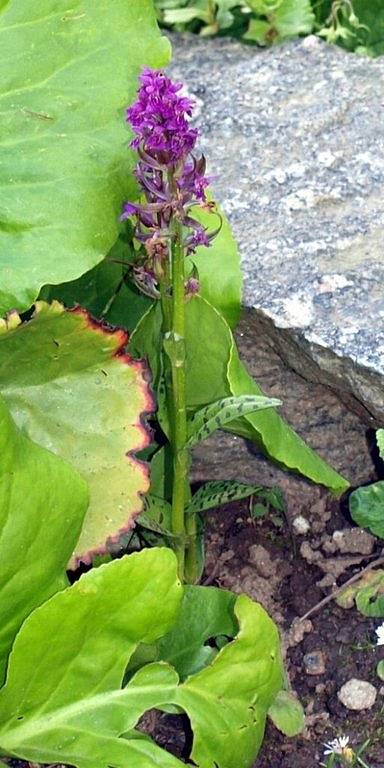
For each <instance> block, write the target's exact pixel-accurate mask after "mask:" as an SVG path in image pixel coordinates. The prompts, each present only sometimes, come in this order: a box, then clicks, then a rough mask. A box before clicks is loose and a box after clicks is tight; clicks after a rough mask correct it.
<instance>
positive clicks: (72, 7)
mask: <svg viewBox="0 0 384 768" xmlns="http://www.w3.org/2000/svg"><path fill="white" fill-rule="evenodd" d="M0 41H1V52H2V66H1V73H0V104H1V113H2V119H1V126H2V127H1V133H0V147H1V156H2V166H1V177H0V183H1V202H0V286H1V288H0V313H2V312H4V311H6V310H8V309H10V308H12V307H17V308H19V309H20V308H21V309H25V308H27V307H29V306H30V304H31V303H32V302H33V301H34V299H35V298H36V296H37V295H38V293H39V290H40V287H41V286H42V285H43V284H44V283H48V282H49V283H61V282H65V281H67V280H72V279H74V278H76V277H78V276H79V275H81V274H82V273H84V272H86V271H87V270H89V269H91V268H92V267H93V266H94V265H95V264H97V263H98V262H99V261H101V260H102V259H103V258H104V256H105V255H106V253H108V251H109V249H110V247H111V246H112V245H113V243H114V241H115V240H116V238H117V235H118V217H119V213H120V210H121V204H122V201H123V200H124V199H126V198H132V196H135V194H136V187H135V184H134V181H133V177H132V175H131V173H130V171H131V170H132V167H133V164H134V162H135V158H134V155H133V153H132V152H129V151H128V149H127V144H128V140H129V133H128V131H127V128H126V125H125V121H124V108H125V106H126V105H127V104H128V103H129V102H131V101H132V100H133V98H134V95H135V91H136V89H137V75H138V73H139V71H140V69H141V68H142V66H143V65H147V66H152V67H159V66H164V65H165V64H166V63H167V62H168V59H169V49H170V46H169V43H168V41H167V40H166V39H165V38H161V37H160V34H159V31H158V28H157V25H156V20H155V13H154V9H153V3H152V0H129V2H127V0H113V2H109V1H108V0H98V2H94V0H76V2H75V3H73V2H71V0H38V1H37V0H36V2H33V1H32V0H26V1H25V2H19V0H8V2H7V3H6V4H5V6H4V7H3V8H2V13H1V16H0Z"/></svg>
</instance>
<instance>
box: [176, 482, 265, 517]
mask: <svg viewBox="0 0 384 768" xmlns="http://www.w3.org/2000/svg"><path fill="white" fill-rule="evenodd" d="M261 490H262V488H261V486H260V485H249V484H247V483H238V482H237V480H211V481H209V482H208V483H204V485H202V486H201V488H199V489H198V490H197V491H196V493H195V494H194V495H193V496H192V499H191V501H190V502H189V504H188V507H187V510H186V512H187V514H189V515H190V514H196V513H198V512H205V511H206V510H207V509H212V508H214V507H219V506H221V505H223V504H228V502H230V501H239V499H246V498H248V496H252V495H253V494H256V495H257V494H258V493H259V492H260V491H261Z"/></svg>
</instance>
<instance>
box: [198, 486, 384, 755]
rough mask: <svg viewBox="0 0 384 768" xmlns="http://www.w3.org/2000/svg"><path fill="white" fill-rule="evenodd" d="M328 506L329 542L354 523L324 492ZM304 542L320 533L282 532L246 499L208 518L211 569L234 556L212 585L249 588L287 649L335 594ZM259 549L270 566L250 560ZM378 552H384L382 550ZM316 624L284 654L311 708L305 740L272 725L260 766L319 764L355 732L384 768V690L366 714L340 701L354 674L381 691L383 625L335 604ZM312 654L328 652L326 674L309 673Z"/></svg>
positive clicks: (296, 685)
mask: <svg viewBox="0 0 384 768" xmlns="http://www.w3.org/2000/svg"><path fill="white" fill-rule="evenodd" d="M330 506H331V507H332V509H331V510H330V509H329V507H330ZM317 507H318V505H317ZM323 509H324V517H325V518H327V517H328V515H329V511H332V517H331V521H328V522H327V524H326V527H325V531H324V532H323V534H322V536H323V538H325V535H326V534H328V533H332V532H333V531H334V530H336V529H344V528H345V527H346V526H348V522H347V521H346V519H345V517H344V515H343V514H342V513H341V512H340V511H339V509H338V505H337V504H336V503H335V502H334V501H330V500H329V497H328V496H327V495H326V494H324V496H323ZM318 511H319V510H318V508H317V509H316V514H315V516H311V511H310V510H308V509H307V510H305V515H306V517H307V518H308V520H309V521H311V518H312V519H313V520H315V522H318ZM223 512H224V514H223ZM303 540H305V541H307V542H309V543H310V544H311V543H312V544H313V545H314V546H316V547H317V544H318V540H319V535H318V534H311V533H309V534H307V535H306V536H305V537H303V536H297V535H292V532H291V531H290V529H289V527H288V524H287V522H286V521H284V523H283V525H282V527H278V528H277V527H276V526H275V525H274V524H273V523H272V522H270V521H268V520H265V521H257V522H256V523H255V522H254V521H252V520H251V519H250V518H249V513H248V507H247V504H246V503H243V502H242V503H237V504H233V505H232V506H231V507H227V508H226V509H225V510H224V511H223V510H222V511H221V513H220V515H217V514H216V515H213V514H212V515H211V516H210V518H209V531H208V557H207V562H208V565H209V564H210V563H213V562H215V561H216V560H217V557H219V556H220V554H221V553H222V552H225V551H227V552H228V550H229V551H230V552H233V557H232V558H231V559H230V560H227V561H226V562H225V565H224V566H223V568H222V569H221V576H220V579H218V580H215V582H214V583H216V584H217V585H218V586H222V587H226V588H230V589H233V590H234V591H235V592H242V591H246V592H248V593H249V594H250V595H251V597H253V598H254V599H257V600H259V601H260V602H261V603H263V604H264V605H265V607H266V608H267V609H268V610H269V612H270V613H271V614H272V616H274V617H275V619H276V620H277V622H278V623H279V626H280V628H281V631H282V636H283V643H284V644H285V645H289V629H290V627H291V626H292V622H293V620H294V619H295V618H296V617H298V616H302V615H303V614H304V613H306V611H308V610H309V609H310V608H311V607H312V606H314V605H315V604H316V603H317V602H318V601H319V600H321V599H322V598H323V597H324V595H325V594H328V593H329V588H326V589H321V588H319V587H318V586H317V582H318V581H319V580H320V579H321V578H322V577H323V576H324V573H323V572H322V571H320V570H319V568H318V567H317V566H314V565H311V564H308V563H307V562H306V560H305V559H303V558H302V557H301V555H300V543H301V542H302V541H303ZM255 544H257V545H261V546H262V547H263V548H265V550H266V551H267V552H268V553H269V554H270V558H271V559H270V561H269V562H267V565H266V564H265V562H264V563H263V565H261V567H260V566H258V565H257V563H252V562H250V547H252V545H255ZM379 554H380V549H379V548H377V555H379ZM251 556H252V550H251ZM333 557H334V555H333ZM342 557H345V555H341V554H340V556H339V558H338V559H341V558H342ZM368 562H369V560H368V559H362V561H361V565H359V567H358V568H356V566H355V567H352V568H349V569H347V570H346V572H345V574H343V577H342V579H340V583H342V581H345V580H346V579H347V578H349V577H350V576H352V575H353V574H354V573H355V572H356V571H357V570H359V569H360V568H362V567H364V565H366V564H367V563H368ZM271 563H272V569H271V568H270V565H271ZM263 569H264V575H263ZM310 620H311V623H312V630H311V631H310V632H308V633H306V634H305V635H304V637H303V640H302V642H300V643H298V644H296V645H293V646H291V647H288V649H287V655H286V665H287V670H288V673H289V678H290V681H291V685H292V687H293V689H294V690H295V691H296V693H297V694H298V696H299V697H300V699H301V701H302V703H303V705H304V707H305V710H306V714H307V727H306V730H305V732H304V734H303V735H302V736H299V737H297V738H294V739H288V738H286V737H283V736H282V735H281V734H280V733H279V732H278V731H277V730H276V728H274V726H273V725H272V724H270V725H268V727H267V732H266V739H265V742H264V745H263V748H262V751H261V753H260V755H259V758H258V760H257V763H256V765H257V768H309V766H316V765H318V763H319V761H320V760H321V758H322V753H323V747H322V744H323V742H324V741H327V740H329V739H333V738H335V736H337V735H340V734H346V735H349V736H350V738H351V742H352V744H353V745H355V746H357V745H359V744H362V743H363V742H365V741H366V740H367V739H368V738H369V739H370V744H369V746H368V748H367V750H366V752H365V753H364V759H365V760H366V761H367V762H368V764H369V765H370V767H371V768H383V767H384V721H383V717H382V710H383V705H384V699H383V695H382V694H383V693H384V690H383V691H382V692H381V693H379V695H378V697H377V700H376V704H375V706H374V707H373V708H372V709H371V710H369V711H365V712H352V711H350V710H347V709H346V708H345V707H344V706H343V705H342V704H341V703H340V702H339V700H338V698H337V691H338V690H339V688H340V687H341V685H342V684H343V683H345V682H346V681H347V680H349V679H350V678H352V677H356V678H360V679H362V680H368V681H369V682H371V683H372V684H373V685H375V687H376V688H377V689H378V690H379V691H380V688H381V683H380V680H379V679H378V677H377V676H376V671H375V670H376V665H377V662H378V661H379V660H380V659H382V658H384V648H379V647H376V646H375V644H374V643H375V631H374V630H375V627H376V626H377V625H378V623H379V621H378V620H377V619H376V620H374V619H367V618H366V617H364V616H362V615H360V614H359V613H358V611H357V610H356V609H355V608H352V609H350V610H348V611H346V610H344V609H342V608H340V607H338V606H337V604H336V603H335V601H332V602H330V603H328V604H327V605H326V606H325V607H324V608H322V609H321V610H319V611H318V612H317V613H315V614H313V615H312V616H311V619H310ZM312 651H320V652H321V653H322V654H323V657H324V661H325V672H324V674H318V675H309V674H307V673H306V671H305V667H304V663H303V657H304V655H305V654H307V653H309V652H312Z"/></svg>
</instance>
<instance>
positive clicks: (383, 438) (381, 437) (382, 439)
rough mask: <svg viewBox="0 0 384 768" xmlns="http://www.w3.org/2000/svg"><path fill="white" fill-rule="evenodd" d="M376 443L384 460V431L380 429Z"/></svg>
mask: <svg viewBox="0 0 384 768" xmlns="http://www.w3.org/2000/svg"><path fill="white" fill-rule="evenodd" d="M376 442H377V447H378V449H379V454H380V458H381V459H384V429H378V430H377V432H376Z"/></svg>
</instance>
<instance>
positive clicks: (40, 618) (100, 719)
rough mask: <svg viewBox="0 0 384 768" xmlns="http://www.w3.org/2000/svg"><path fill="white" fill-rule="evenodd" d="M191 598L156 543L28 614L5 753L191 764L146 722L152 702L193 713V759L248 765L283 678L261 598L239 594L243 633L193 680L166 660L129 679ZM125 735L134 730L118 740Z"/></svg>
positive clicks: (2, 709) (146, 766)
mask: <svg viewBox="0 0 384 768" xmlns="http://www.w3.org/2000/svg"><path fill="white" fill-rule="evenodd" d="M179 598H180V585H179V584H178V583H177V579H176V562H175V558H174V556H173V554H172V553H171V552H170V551H169V550H157V549H153V550H147V551H144V552H142V553H140V554H138V555H132V556H130V557H126V558H123V559H122V560H120V561H114V562H113V563H111V564H108V565H105V566H101V568H98V569H96V570H94V571H91V572H89V573H88V574H86V575H85V576H83V577H82V578H81V579H80V581H79V582H78V583H77V584H75V585H74V586H73V587H71V588H70V589H68V590H65V591H64V592H61V593H59V594H58V595H56V596H55V597H53V598H51V600H49V601H48V602H47V603H45V605H43V606H42V607H41V608H38V609H37V610H36V611H35V613H34V614H33V615H32V616H31V617H30V618H29V619H28V620H27V621H26V622H25V623H24V625H23V627H22V629H21V631H20V633H19V635H18V636H17V638H16V641H15V644H14V648H13V651H12V654H11V657H10V663H9V672H8V679H7V684H6V686H5V687H4V688H3V690H2V692H1V693H0V751H1V752H2V753H3V754H4V753H5V754H9V755H12V756H14V757H19V758H20V757H21V758H23V759H25V760H28V761H33V762H52V763H68V764H70V765H75V766H78V767H79V768H83V766H84V768H90V766H92V768H107V766H111V765H113V766H123V765H134V766H135V768H155V766H156V767H157V768H158V766H160V765H161V766H162V768H163V767H164V768H167V767H168V766H169V767H170V768H173V767H175V768H176V766H180V767H181V765H182V763H180V762H179V761H178V760H177V759H176V758H174V757H173V756H171V755H169V754H168V753H166V752H163V751H161V750H160V749H159V747H157V746H156V745H155V744H154V743H153V742H152V741H151V740H150V739H146V738H138V737H139V735H140V734H139V733H138V732H137V731H135V730H134V728H135V725H136V723H137V721H138V719H139V718H140V716H141V715H142V713H143V712H144V711H146V710H147V709H149V708H152V707H165V708H167V707H169V705H173V706H176V707H177V708H179V709H182V710H185V711H186V712H187V714H188V715H189V718H190V720H191V724H192V729H193V732H194V742H193V748H192V753H191V758H192V760H194V762H195V763H196V764H197V765H199V766H201V768H211V767H212V766H214V765H216V766H218V768H246V767H247V766H249V765H251V763H252V760H253V759H254V758H255V756H256V754H257V751H258V749H259V746H260V744H261V740H262V737H263V732H264V725H265V718H266V713H267V710H268V708H269V706H270V705H271V703H272V701H273V700H274V698H275V696H276V693H277V692H278V690H279V689H280V688H281V687H282V682H283V680H282V667H281V659H280V652H279V640H278V633H277V630H276V627H275V625H274V624H273V622H272V621H271V619H269V617H268V616H267V614H266V613H265V611H264V610H263V609H262V608H261V606H259V605H257V604H254V603H252V601H251V600H250V599H249V598H248V597H246V596H242V597H239V598H238V599H237V601H236V604H235V614H236V617H237V619H238V621H239V624H240V631H239V633H238V635H237V637H236V639H235V640H234V641H233V642H231V643H229V644H227V645H226V646H225V647H224V648H223V649H222V650H221V651H220V652H219V653H218V654H217V656H216V657H215V659H214V660H213V662H212V663H211V664H210V665H209V666H208V667H205V668H204V669H203V670H201V671H200V672H198V673H197V674H195V675H192V676H190V677H189V678H188V679H187V680H186V682H185V683H183V684H181V685H180V684H179V681H178V676H177V673H176V671H175V670H174V669H173V668H172V667H171V666H169V665H168V664H166V663H161V662H160V663H154V664H149V665H147V666H145V667H143V668H142V669H140V670H139V671H138V672H137V673H136V675H135V676H134V677H133V678H132V680H131V681H130V682H129V684H128V685H127V686H126V688H123V689H121V688H120V685H121V681H122V678H123V675H124V670H125V667H126V664H127V662H128V660H129V658H130V656H131V654H132V652H133V651H134V649H135V648H136V646H137V644H138V642H144V643H153V642H154V641H155V640H156V639H157V638H158V637H159V636H161V635H164V633H165V632H166V631H167V630H168V629H170V627H171V625H172V622H173V621H174V619H175V611H176V608H177V605H178V602H179ZM121 735H124V738H123V739H121V738H118V737H119V736H121Z"/></svg>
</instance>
